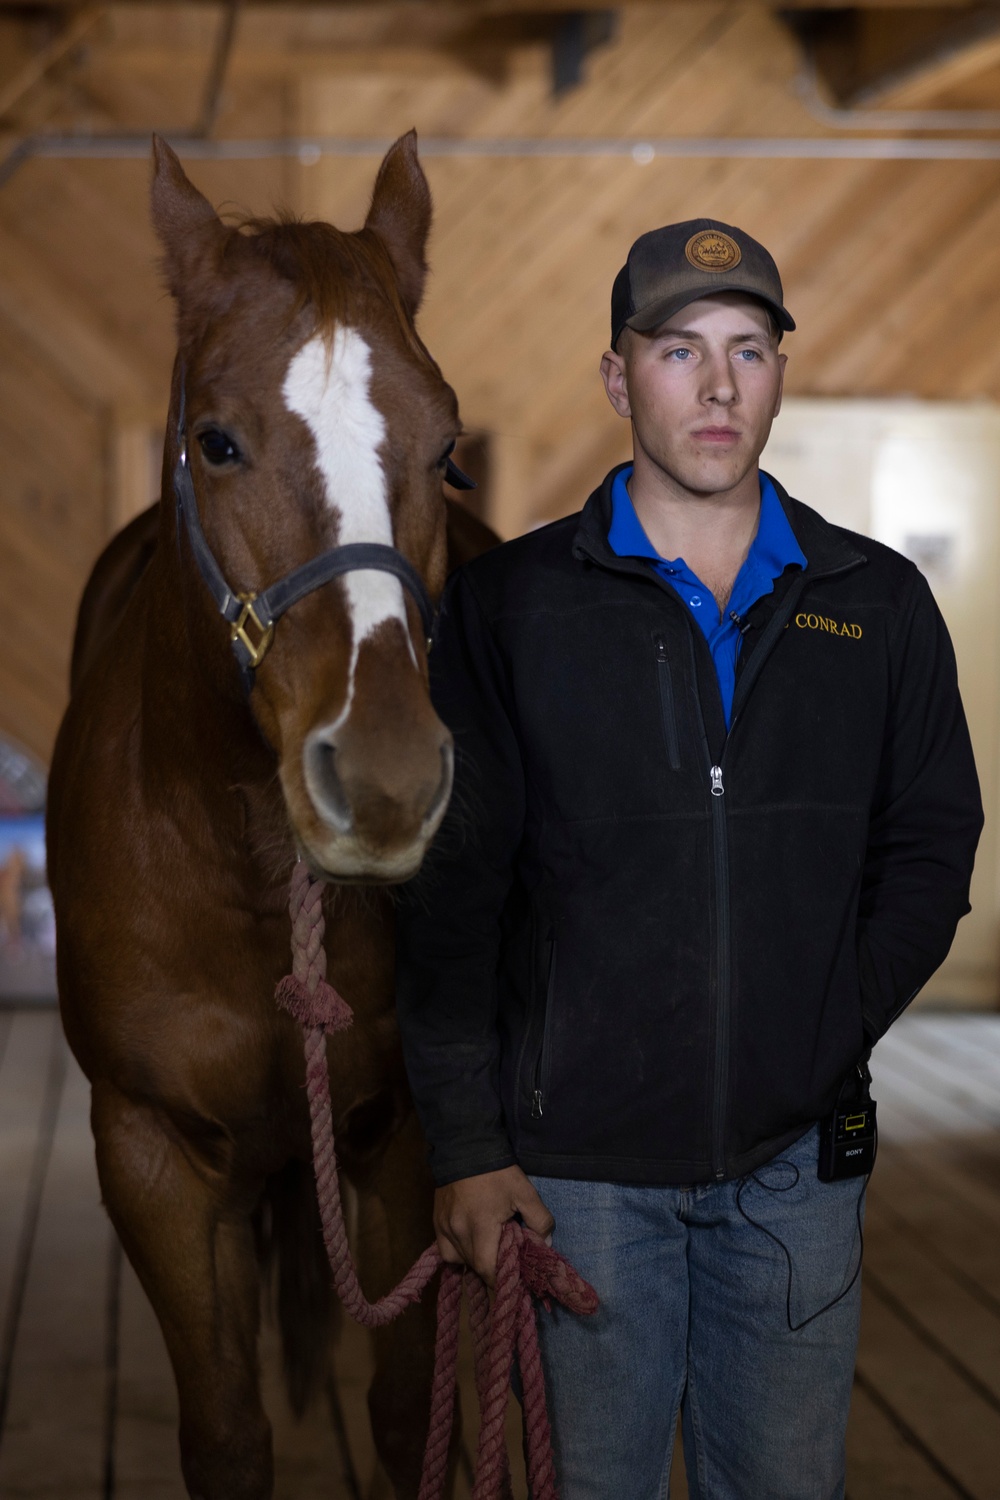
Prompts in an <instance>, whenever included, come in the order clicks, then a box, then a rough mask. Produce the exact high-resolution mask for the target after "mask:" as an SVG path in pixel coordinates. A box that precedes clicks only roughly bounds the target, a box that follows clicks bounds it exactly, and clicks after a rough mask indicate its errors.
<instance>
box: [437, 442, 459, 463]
mask: <svg viewBox="0 0 1000 1500" xmlns="http://www.w3.org/2000/svg"><path fill="white" fill-rule="evenodd" d="M454 451H455V439H454V438H452V440H451V442H450V443H449V444H448V446H447V448H446V449H445V450H444V452H443V453H442V455H441V457H440V458H439V459H438V461H437V468H439V469H443V468H444V466H445V464H446V463H447V462H448V460H449V458H450V457H451V455H452V454H453V453H454Z"/></svg>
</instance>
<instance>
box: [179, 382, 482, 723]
mask: <svg viewBox="0 0 1000 1500" xmlns="http://www.w3.org/2000/svg"><path fill="white" fill-rule="evenodd" d="M177 441H178V448H179V453H178V458H177V464H176V466H175V468H174V495H175V497H176V500H177V534H178V542H179V540H180V533H181V530H182V529H186V530H187V536H188V540H189V542H190V543H191V551H192V552H193V553H194V560H195V562H196V563H197V564H198V571H199V573H200V574H201V576H202V578H203V579H204V580H205V584H206V587H207V588H208V591H209V593H210V594H211V596H212V598H213V599H214V600H215V604H216V608H217V609H218V611H219V614H220V615H221V616H222V618H223V619H224V620H226V621H228V623H229V626H230V630H229V640H230V644H231V645H232V648H233V654H234V656H235V657H236V663H237V665H238V667H239V669H240V677H241V679H242V681H243V686H244V687H245V689H246V691H247V693H248V694H249V693H250V690H251V688H252V687H253V681H254V675H253V674H254V671H255V669H256V668H257V667H259V666H260V664H261V662H262V661H263V659H264V657H265V655H266V654H267V651H268V649H269V647H270V645H271V641H272V640H273V638H274V627H275V625H276V624H277V622H278V620H280V619H281V616H282V615H283V614H284V613H285V612H286V610H288V609H290V608H291V606H292V605H293V604H297V603H298V601H299V600H300V599H304V598H305V596H306V595H307V594H311V593H313V591H314V590H315V589H318V588H321V587H322V585H323V584H324V583H329V582H330V581H331V579H333V578H340V577H341V576H342V575H343V574H344V573H353V572H355V571H357V570H358V569H374V570H375V571H377V572H380V573H391V574H393V576H394V577H396V578H398V579H399V581H400V583H401V584H402V585H403V587H404V588H406V589H408V590H409V592H410V595H411V596H412V598H413V600H414V602H415V604H416V606H417V608H418V609H419V611H420V619H421V622H422V624H423V628H424V636H425V637H426V640H427V648H428V650H430V644H431V634H432V631H433V628H434V606H433V604H432V603H431V600H430V596H429V594H428V593H427V589H426V586H425V584H424V580H423V579H422V578H421V576H420V574H419V573H418V572H417V570H416V568H415V567H414V566H413V564H412V563H411V562H410V560H409V558H406V557H404V556H403V554H402V552H400V551H399V550H398V549H397V548H396V547H389V546H385V545H384V544H383V543H381V542H348V543H346V544H345V545H344V546H342V547H332V548H330V550H329V551H328V552H321V553H320V554H319V556H318V557H313V558H310V560H309V562H306V563H303V564H302V565H301V567H298V568H293V569H292V571H291V572H290V573H286V574H285V576H284V578H279V579H278V581H277V583H272V584H271V585H270V586H269V587H268V588H266V589H264V590H262V592H261V593H259V594H242V593H239V592H237V591H236V590H235V589H232V588H230V586H229V584H228V583H227V582H226V579H225V575H224V574H223V572H222V569H221V568H220V567H219V564H218V563H217V562H216V559H215V554H214V553H213V552H212V549H211V547H210V546H209V545H208V539H207V537H206V536H205V533H204V531H203V529H202V525H201V517H200V516H199V514H198V501H197V499H196V498H195V493H194V481H193V479H192V477H191V468H190V465H189V463H188V452H187V432H186V401H185V389H184V377H183V372H182V374H181V396H180V413H179V415H178V421H177ZM445 478H446V479H447V481H448V483H449V484H451V485H453V486H454V487H455V488H456V489H461V490H471V489H475V487H476V486H475V482H474V481H473V480H471V479H470V478H469V477H468V475H467V474H463V473H462V471H461V469H459V468H457V467H456V465H455V464H453V463H452V461H451V459H450V458H449V460H448V467H447V470H446V473H445Z"/></svg>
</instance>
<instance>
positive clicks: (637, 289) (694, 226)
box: [611, 219, 795, 349]
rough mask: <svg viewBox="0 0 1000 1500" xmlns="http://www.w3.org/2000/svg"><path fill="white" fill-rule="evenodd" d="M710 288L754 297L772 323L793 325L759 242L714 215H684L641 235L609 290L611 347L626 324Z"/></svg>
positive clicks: (661, 313) (656, 315) (669, 310)
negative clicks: (765, 309) (681, 220)
mask: <svg viewBox="0 0 1000 1500" xmlns="http://www.w3.org/2000/svg"><path fill="white" fill-rule="evenodd" d="M716 292H743V293H744V294H745V295H746V296H748V297H756V298H757V299H758V300H759V301H761V302H763V303H764V304H765V306H766V307H767V308H768V309H769V310H770V312H771V313H772V314H773V315H774V319H775V321H776V322H777V324H778V327H779V328H781V329H785V330H787V331H788V332H791V330H792V329H793V328H794V327H795V324H794V322H793V321H792V318H791V316H790V314H789V313H788V312H786V310H785V307H784V303H783V296H784V293H783V292H782V290H781V277H780V276H779V275H778V268H777V266H776V265H775V263H774V260H773V258H772V257H771V256H770V255H769V254H768V252H767V251H766V250H765V249H764V246H763V245H760V244H758V243H757V241H756V240H755V239H751V237H750V235H748V234H745V233H744V232H743V230H742V229H735V228H734V227H733V225H731V224H720V223H719V221H718V220H717V219H686V220H685V221H684V223H683V224H667V225H665V226H664V228H663V229H651V230H650V231H649V233H648V234H641V235H640V236H639V238H638V239H637V240H636V242H635V244H634V245H633V246H632V248H631V250H630V251H629V253H628V259H627V260H626V262H625V264H624V265H623V266H622V268H621V270H620V271H619V272H618V275H617V276H616V277H615V284H614V286H613V287H612V289H611V347H612V349H613V348H615V346H616V344H617V343H618V336H619V334H620V333H621V331H622V329H623V328H624V327H626V325H627V326H628V327H629V328H635V329H636V330H637V331H638V332H640V333H648V332H649V330H650V329H652V328H657V327H659V325H660V324H661V323H662V322H664V321H665V320H666V319H667V318H669V317H672V315H673V314H674V313H675V312H677V311H679V309H680V308H682V307H686V306H687V304H688V303H689V302H696V301H697V300H698V298H699V297H711V296H712V295H713V294H714V293H716Z"/></svg>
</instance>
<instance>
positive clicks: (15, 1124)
mask: <svg viewBox="0 0 1000 1500" xmlns="http://www.w3.org/2000/svg"><path fill="white" fill-rule="evenodd" d="M873 1073H874V1076H875V1084H876V1088H875V1093H876V1097H877V1099H878V1103H879V1116H880V1123H881V1141H880V1147H879V1162H878V1167H877V1170H876V1174H875V1178H874V1181H873V1183H872V1187H871V1190H870V1193H869V1201H868V1215H867V1223H866V1232H865V1271H864V1313H863V1324H862V1337H861V1350H860V1354H859V1359H858V1370H857V1379H856V1386H855V1395H854V1402H853V1405H852V1410H851V1421H850V1428H849V1437H848V1447H849V1468H848V1500H955V1497H958V1500H1000V1254H998V1251H997V1246H998V1241H1000V1130H998V1126H1000V1016H981V1015H976V1016H962V1015H948V1016H940V1015H925V1014H915V1015H911V1016H908V1017H905V1018H904V1019H903V1020H902V1021H900V1022H899V1023H898V1024H897V1025H896V1027H895V1028H894V1029H893V1031H892V1032H891V1033H890V1035H889V1036H888V1037H887V1038H886V1039H885V1040H884V1041H883V1042H882V1043H880V1045H879V1047H878V1049H877V1051H876V1055H875V1059H874V1062H873ZM87 1109H88V1093H87V1087H86V1084H85V1081H84V1079H83V1078H82V1076H81V1074H80V1072H79V1070H78V1069H77V1067H76V1064H75V1063H74V1062H73V1060H72V1058H70V1057H69V1054H68V1052H67V1050H66V1047H65V1044H64V1043H63V1040H62V1036H61V1032H60V1030H59V1026H58V1019H57V1016H56V1014H55V1012H54V1011H52V1010H47V1009H40V1008H37V1007H32V1008H26V1009H21V1010H7V1011H0V1500H29V1497H30V1500H42V1497H45V1500H140V1497H141V1500H184V1489H183V1486H182V1484H181V1480H180V1475H179V1469H178V1462H177V1450H176V1437H175V1426H176V1398H175V1395H174V1388H173V1381H172V1378H171V1374H170V1369H169V1365H168V1363H167V1359H166V1354H165V1352H164V1349H163V1343H162V1339H161V1337H160V1333H159V1329H158V1327H157V1325H156V1321H155V1319H154V1318H153V1315H152V1312H151V1310H150V1308H149V1305H148V1303H147V1302H146V1300H145V1297H144V1296H143V1294H142V1292H141V1290H140V1288H139V1286H138V1283H137V1281H136V1279H135V1276H134V1273H133V1272H132V1270H131V1268H130V1267H129V1265H128V1263H127V1262H125V1261H124V1260H123V1258H122V1255H121V1252H120V1249H119V1247H118V1244H117V1241H116V1239H115V1237H114V1235H113V1233H112V1232H111V1229H110V1226H109V1224H108V1222H107V1219H106V1218H105V1216H104V1213H103V1210H102V1209H101V1207H100V1205H99V1202H98V1191H97V1182H96V1176H95V1173H94V1165H93V1148H92V1143H91V1138H90V1131H89V1125H88V1121H87ZM263 1345H264V1348H263V1354H264V1371H265V1376H264V1379H265V1398H266V1403H267V1406H268V1410H269V1412H270V1413H271V1415H272V1419H273V1422H274V1431H275V1453H276V1469H277V1482H276V1495H277V1497H278V1500H320V1497H323V1500H340V1497H343V1500H361V1497H365V1500H367V1497H368V1496H369V1495H374V1494H382V1493H384V1492H383V1491H382V1489H381V1488H380V1487H379V1485H378V1484H377V1483H375V1484H374V1488H373V1479H374V1476H375V1457H374V1450H373V1447H372V1442H371V1436H370V1432H369V1429H368V1421H367V1409H366V1402H365V1393H366V1390H367V1385H368V1381H369V1379H370V1373H371V1362H370V1356H369V1352H368V1345H367V1336H366V1335H365V1334H364V1333H363V1332H362V1331H361V1330H360V1329H358V1328H356V1327H354V1326H353V1325H351V1324H350V1323H346V1324H345V1326H344V1328H343V1331H342V1334H341V1337H340V1341H339V1344H338V1347H337V1351H336V1375H335V1380H334V1382H333V1383H332V1385H331V1389H330V1391H329V1392H328V1396H327V1400H326V1402H325V1403H324V1404H323V1405H322V1408H321V1409H316V1410H314V1411H313V1412H311V1413H310V1414H309V1415H308V1416H307V1418H306V1419H305V1420H304V1421H303V1422H301V1423H296V1422H295V1421H294V1419H293V1418H292V1416H291V1413H290V1412H289V1410H288V1407H287V1404H286V1402H285V1399H284V1394H283V1391H282V1386H281V1380H280V1369H279V1359H278V1353H277V1339H276V1334H275V1331H274V1329H273V1327H271V1326H267V1327H266V1328H265V1333H264V1338H263ZM469 1383H470V1370H469V1362H468V1355H467V1352H466V1354H465V1356H464V1363H463V1386H464V1387H465V1388H466V1390H468V1387H469ZM510 1417H511V1421H510V1437H511V1451H512V1454H513V1455H514V1464H515V1494H516V1495H517V1496H518V1497H523V1496H524V1494H525V1486H524V1481H523V1470H522V1467H521V1465H520V1459H519V1442H518V1439H517V1413H516V1408H515V1407H514V1405H513V1403H512V1406H511V1413H510ZM470 1440H474V1432H473V1433H471V1434H470ZM467 1471H468V1463H467V1462H466V1463H465V1464H464V1465H463V1472H462V1474H461V1475H460V1478H459V1487H458V1497H459V1500H467V1497H468V1494H469V1488H468V1472H467ZM671 1494H672V1497H673V1500H683V1497H685V1496H686V1495H687V1486H686V1483H685V1480H684V1474H683V1464H682V1462H681V1461H680V1460H679V1459H678V1463H677V1465H676V1472H675V1474H674V1480H673V1486H672V1491H671ZM762 1500H763V1497H762Z"/></svg>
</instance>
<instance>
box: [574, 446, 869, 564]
mask: <svg viewBox="0 0 1000 1500" xmlns="http://www.w3.org/2000/svg"><path fill="white" fill-rule="evenodd" d="M627 467H628V464H616V465H615V467H614V468H613V469H612V470H611V471H610V473H608V474H607V475H606V476H605V479H604V483H603V484H602V485H601V486H600V488H599V489H596V490H595V491H594V492H593V494H592V495H591V496H590V498H589V500H588V501H587V503H586V505H585V506H584V507H583V510H582V511H581V512H580V521H579V525H578V526H577V528H576V532H575V533H574V536H573V556H574V557H586V558H589V559H590V560H591V561H592V562H596V563H600V564H602V565H603V566H604V567H607V568H613V569H614V570H615V571H616V572H628V573H634V572H645V571H647V569H648V564H647V563H645V562H642V561H640V560H637V559H635V558H623V557H619V556H618V555H617V553H615V552H612V550H611V548H610V546H609V545H608V530H609V528H610V526H611V487H612V485H613V484H614V480H615V475H616V474H619V473H620V472H621V470H622V469H624V468H627ZM768 478H769V479H770V480H771V483H772V484H773V485H774V488H775V491H776V492H777V495H778V499H779V500H780V501H781V507H782V509H783V510H784V512H785V515H786V516H787V517H788V522H789V525H790V526H791V528H792V531H793V532H794V534H795V540H796V541H797V542H798V544H799V546H800V547H801V548H802V551H803V552H804V553H805V555H806V558H807V559H808V561H807V565H806V568H805V572H804V573H803V575H802V576H803V578H804V579H810V578H816V577H821V576H822V575H824V574H826V573H839V572H840V570H841V569H842V568H848V567H852V566H855V565H856V564H859V563H864V562H867V561H868V559H867V558H866V557H865V554H864V553H863V552H861V551H859V549H858V548H857V547H856V546H854V544H853V542H852V540H851V538H850V536H849V534H848V533H847V532H844V531H842V530H841V529H840V527H839V526H833V525H831V523H830V522H829V521H826V520H824V518H823V517H822V516H821V515H820V514H819V513H818V512H817V511H815V510H812V509H810V507H809V506H808V505H803V504H802V502H801V501H800V500H793V499H792V498H791V497H790V495H789V494H788V491H787V490H786V489H784V487H783V486H782V485H781V484H779V482H778V481H777V480H776V479H775V478H774V477H773V476H772V475H770V474H769V475H768Z"/></svg>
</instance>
